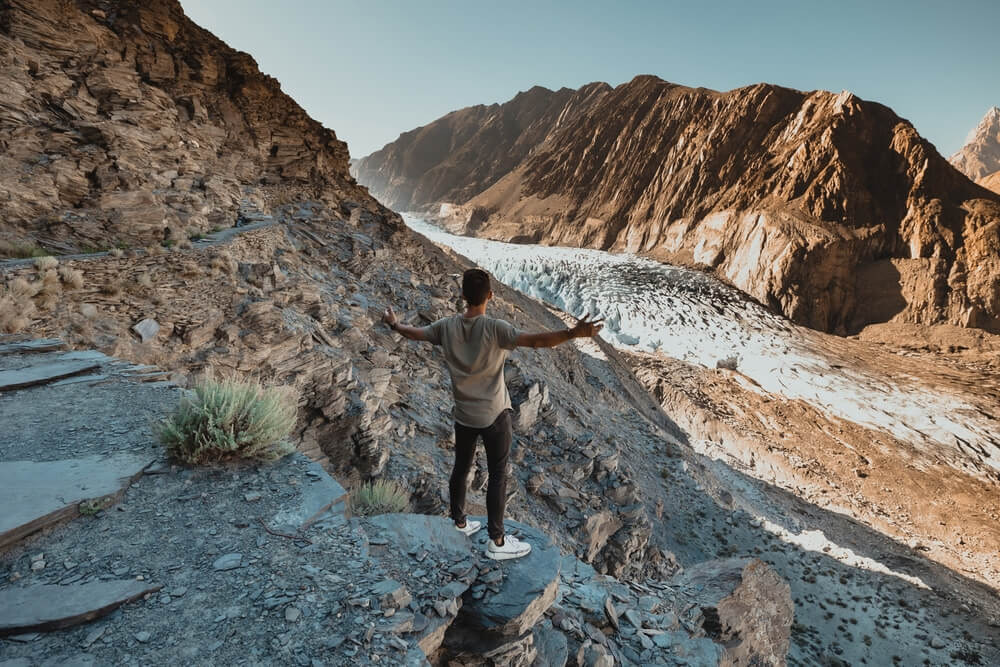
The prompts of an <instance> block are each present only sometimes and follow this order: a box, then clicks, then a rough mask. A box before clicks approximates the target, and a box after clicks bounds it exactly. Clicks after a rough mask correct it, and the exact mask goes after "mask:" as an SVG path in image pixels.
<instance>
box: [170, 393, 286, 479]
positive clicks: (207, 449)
mask: <svg viewBox="0 0 1000 667" xmlns="http://www.w3.org/2000/svg"><path fill="white" fill-rule="evenodd" d="M295 413H296V401H295V397H294V395H293V394H292V393H291V392H289V391H287V390H285V389H282V388H278V387H271V388H265V387H263V386H261V385H260V384H258V383H256V382H250V381H239V380H225V381H222V382H215V381H204V382H201V383H199V384H198V385H197V386H195V388H194V391H193V392H192V393H191V394H190V395H189V396H186V397H185V398H183V399H181V402H180V405H178V406H177V409H176V410H175V411H174V413H173V414H172V415H170V416H169V417H167V418H166V419H164V420H162V421H161V422H159V423H158V424H157V425H156V429H155V430H156V434H157V436H158V437H159V439H160V442H162V443H163V444H164V445H166V447H167V452H168V453H169V454H170V456H172V457H173V458H175V459H177V460H179V461H183V462H185V463H211V462H214V461H224V460H230V459H255V460H273V459H278V458H281V457H282V456H285V455H286V454H290V453H291V452H292V451H294V449H295V448H294V447H293V446H292V445H290V444H289V443H288V442H287V440H286V438H288V436H289V434H290V433H291V432H292V428H293V427H294V426H295Z"/></svg>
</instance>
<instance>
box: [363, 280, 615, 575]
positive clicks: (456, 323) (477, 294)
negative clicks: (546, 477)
mask: <svg viewBox="0 0 1000 667" xmlns="http://www.w3.org/2000/svg"><path fill="white" fill-rule="evenodd" d="M462 295H463V296H464V297H465V301H466V304H467V308H466V310H465V312H464V313H461V314H455V315H452V316H450V317H444V318H441V319H440V320H438V321H436V322H434V323H433V324H431V325H430V326H426V327H411V326H407V325H405V324H400V323H399V321H398V320H397V319H396V314H395V313H394V312H393V311H392V307H391V306H390V307H389V308H387V309H386V311H385V316H384V317H383V318H382V319H383V320H384V321H385V323H386V324H388V325H389V326H390V327H391V328H392V329H394V330H395V331H397V332H398V333H400V334H402V335H403V336H405V337H406V338H409V339H410V340H422V341H427V342H429V343H433V344H434V345H440V346H441V347H442V349H443V352H444V360H445V363H446V364H447V366H448V370H449V371H450V373H451V386H452V392H453V394H454V396H455V412H454V416H455V467H454V468H453V469H452V472H451V480H450V483H449V492H450V495H451V518H452V520H454V522H455V527H456V528H457V529H458V530H459V531H461V532H462V533H465V534H466V535H472V534H473V533H475V532H476V531H478V530H479V529H480V528H481V527H482V525H481V524H480V522H478V521H467V520H466V516H465V494H466V492H467V491H468V476H469V471H470V470H471V468H472V462H473V460H474V458H475V454H476V441H477V439H478V438H480V437H482V439H483V444H484V446H485V447H486V462H487V467H488V469H489V480H488V481H487V485H486V510H487V515H488V520H487V523H488V528H487V529H488V532H489V536H490V540H489V543H488V545H487V547H486V555H487V556H489V557H490V558H493V559H496V560H506V559H509V558H520V557H522V556H527V555H528V553H530V552H531V545H530V544H528V543H527V542H522V541H521V540H518V539H517V538H515V537H511V536H505V535H504V527H503V515H504V506H505V505H506V502H507V458H508V456H509V455H510V442H511V417H510V415H511V407H510V394H508V393H507V385H506V384H505V383H504V377H503V364H504V360H505V359H506V358H507V353H508V352H509V351H510V350H513V349H514V348H515V347H518V346H520V347H555V346H556V345H559V344H560V343H565V342H566V341H568V340H571V339H573V338H582V337H591V336H596V335H597V333H598V332H599V331H600V330H601V327H602V326H603V325H602V324H601V321H602V320H589V319H588V318H587V317H586V316H585V317H584V318H583V319H581V320H579V321H578V322H577V324H576V326H574V327H573V328H572V329H564V330H562V331H546V332H542V333H524V332H521V331H518V330H517V329H515V328H514V327H513V326H512V325H511V324H510V323H509V322H505V321H504V320H498V319H494V318H492V317H488V316H487V315H486V304H487V302H488V301H489V300H490V299H491V298H493V290H492V289H491V288H490V277H489V275H488V274H487V273H486V272H485V271H483V270H481V269H469V270H468V271H466V272H465V274H464V275H463V276H462Z"/></svg>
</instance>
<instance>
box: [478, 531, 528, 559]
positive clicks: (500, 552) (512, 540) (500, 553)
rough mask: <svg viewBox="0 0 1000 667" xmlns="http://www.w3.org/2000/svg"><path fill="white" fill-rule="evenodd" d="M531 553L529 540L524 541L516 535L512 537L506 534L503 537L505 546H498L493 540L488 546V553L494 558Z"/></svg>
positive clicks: (516, 556) (519, 556) (509, 557)
mask: <svg viewBox="0 0 1000 667" xmlns="http://www.w3.org/2000/svg"><path fill="white" fill-rule="evenodd" d="M529 553H531V545H530V544H528V543H527V542H522V541H521V540H519V539H517V538H516V537H511V536H510V535H505V536H504V538H503V546H499V547H498V546H497V543H496V542H494V541H493V540H490V541H489V544H488V545H487V547H486V555H487V556H489V557H490V558H492V559H493V560H508V559H511V558H522V557H524V556H527V555H528V554H529Z"/></svg>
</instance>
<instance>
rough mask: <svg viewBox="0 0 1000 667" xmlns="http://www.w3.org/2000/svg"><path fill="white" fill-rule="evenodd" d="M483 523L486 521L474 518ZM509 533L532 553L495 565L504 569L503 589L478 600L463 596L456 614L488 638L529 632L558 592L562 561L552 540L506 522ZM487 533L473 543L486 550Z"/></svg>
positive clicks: (511, 522)
mask: <svg viewBox="0 0 1000 667" xmlns="http://www.w3.org/2000/svg"><path fill="white" fill-rule="evenodd" d="M476 518H478V519H479V520H480V521H482V522H484V523H485V522H486V519H485V517H476ZM504 525H505V526H506V529H507V532H508V533H518V534H519V537H520V539H522V540H526V541H527V542H528V543H529V544H531V553H530V554H528V555H527V556H525V557H523V558H514V559H511V560H504V561H498V562H499V563H500V564H501V567H502V568H503V573H504V578H503V585H502V586H501V587H500V592H498V593H487V594H486V595H485V596H483V597H482V598H481V599H479V600H477V599H475V598H474V597H473V596H471V595H466V596H465V603H464V604H463V605H462V610H461V611H460V612H459V616H460V618H461V620H462V621H463V622H464V623H466V624H468V625H470V626H473V627H478V628H480V629H481V630H482V631H483V632H485V633H487V634H491V635H502V636H505V637H518V636H521V635H523V634H524V633H525V632H527V631H528V630H530V629H531V627H532V626H534V625H535V623H536V622H537V621H538V619H539V618H541V617H542V614H544V613H545V611H546V610H547V609H548V608H549V607H550V606H551V605H552V602H553V601H554V600H555V598H556V594H557V593H558V592H559V568H560V565H561V562H562V557H561V555H560V553H559V547H557V546H556V545H555V544H554V543H553V542H552V539H551V538H550V537H549V536H548V535H545V534H544V533H542V532H540V531H538V530H536V529H534V528H532V527H531V526H528V525H525V524H523V523H518V522H517V521H506V522H505V524H504ZM488 539H489V538H488V537H487V536H486V531H485V530H484V531H480V532H479V533H477V535H476V536H475V539H474V540H473V542H474V543H475V544H476V545H477V547H478V548H480V549H483V550H485V549H486V541H487V540H488Z"/></svg>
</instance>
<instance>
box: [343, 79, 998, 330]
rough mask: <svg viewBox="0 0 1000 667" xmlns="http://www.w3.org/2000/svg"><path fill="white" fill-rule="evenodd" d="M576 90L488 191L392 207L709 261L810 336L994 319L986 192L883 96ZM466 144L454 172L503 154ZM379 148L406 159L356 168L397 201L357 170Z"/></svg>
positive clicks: (487, 232) (459, 224)
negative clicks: (876, 325) (875, 325)
mask: <svg viewBox="0 0 1000 667" xmlns="http://www.w3.org/2000/svg"><path fill="white" fill-rule="evenodd" d="M583 91H588V94H587V95H585V98H584V100H582V101H580V102H579V103H578V104H577V105H576V106H574V107H572V108H571V107H570V105H567V107H566V113H564V114H563V115H562V116H561V117H560V120H559V122H558V123H556V124H554V125H553V126H552V127H551V129H550V130H549V131H548V132H547V133H546V135H545V137H544V138H543V139H542V141H541V142H540V143H538V144H537V145H536V146H535V147H534V148H533V149H532V150H530V151H529V152H528V153H527V155H526V157H524V158H523V159H522V160H521V161H520V163H519V164H518V165H517V166H516V167H514V168H513V169H511V170H509V171H508V172H507V173H506V174H505V175H503V176H502V177H501V178H498V179H497V181H496V182H495V183H493V184H491V185H489V187H486V188H484V189H482V190H481V191H480V192H478V193H477V194H475V196H469V195H468V193H469V192H470V191H471V190H475V189H476V188H478V187H479V186H480V185H481V182H476V183H471V182H462V183H460V184H455V185H453V186H451V188H450V189H448V190H446V191H442V192H441V194H440V195H437V194H436V193H435V195H434V196H432V195H431V193H430V191H429V190H428V191H426V194H425V195H424V194H422V195H421V196H413V195H410V196H408V197H407V198H406V204H407V206H406V208H411V209H424V210H431V209H433V210H438V205H439V204H441V203H447V204H454V205H458V206H450V207H446V208H445V209H443V210H441V211H440V214H442V216H443V218H444V221H445V222H446V223H449V226H450V227H451V228H452V229H454V230H457V231H462V232H465V233H476V234H479V235H482V236H488V237H491V238H496V239H500V240H518V241H532V242H538V243H546V244H563V245H574V246H582V247H592V248H601V249H611V250H627V251H633V252H639V253H643V254H647V255H649V256H652V257H655V258H658V259H662V260H665V261H672V262H678V263H684V264H695V265H701V266H708V267H711V268H713V269H714V270H715V271H716V272H717V274H719V275H720V276H721V277H724V278H725V279H727V280H729V281H731V282H732V283H733V284H735V285H736V286H738V287H740V288H741V289H743V290H744V291H746V292H748V293H749V294H751V295H753V296H754V297H756V298H758V299H759V300H761V301H762V302H765V303H767V304H769V305H771V306H772V307H774V308H776V309H778V310H780V311H781V312H783V313H784V314H786V315H787V316H789V317H790V318H792V319H794V320H796V321H798V322H800V323H803V324H806V325H808V326H811V327H814V328H817V329H821V330H826V331H837V332H846V331H855V330H857V329H860V328H861V327H863V326H864V325H866V324H868V323H871V322H884V321H908V322H920V323H932V322H951V323H956V324H961V325H963V326H980V327H984V328H987V329H990V330H998V328H1000V260H998V256H1000V241H998V240H997V231H996V229H997V225H998V224H1000V197H998V196H996V195H995V194H994V193H991V192H989V191H987V190H985V189H983V188H981V187H978V186H976V185H975V184H974V183H972V182H970V181H969V180H968V179H967V178H966V177H965V176H963V175H962V174H961V173H959V172H958V171H956V170H955V169H954V168H953V167H952V166H951V165H949V164H948V162H947V161H946V160H945V159H944V158H942V157H941V156H940V155H939V154H938V153H937V151H936V150H935V149H934V147H933V146H932V145H931V144H930V143H929V142H927V141H926V140H924V139H923V138H921V137H920V136H919V135H918V134H917V132H916V130H915V129H914V128H913V127H912V126H911V125H910V124H909V123H907V122H906V121H904V120H902V119H900V118H899V117H897V116H896V115H895V114H894V113H893V112H892V111H891V110H890V109H888V108H887V107H884V106H882V105H879V104H875V103H871V102H866V101H863V100H860V99H858V98H857V97H855V96H853V95H851V94H849V93H846V92H845V93H841V94H839V95H837V94H833V93H829V92H824V91H816V92H811V93H803V92H799V91H794V90H789V89H785V88H780V87H777V86H772V85H766V84H760V85H756V86H752V87H748V88H742V89H738V90H733V91H730V92H728V93H719V92H715V91H710V90H705V89H693V88H686V87H683V86H677V85H674V84H671V83H668V82H665V81H662V80H660V79H658V78H656V77H651V76H642V77H637V78H636V79H633V80H632V81H631V82H629V83H627V84H623V85H621V86H618V87H617V88H614V89H612V88H609V87H606V86H600V85H594V84H591V85H590V86H588V87H585V88H584V89H581V91H579V92H578V94H579V93H582V92H583ZM554 95H556V94H554V93H551V94H550V95H549V96H548V97H546V98H545V99H546V100H551V99H552V97H553V96H554ZM501 108H503V107H501ZM456 113H457V114H469V113H471V110H464V111H460V112H456ZM442 120H444V119H442ZM440 122H441V121H438V122H437V123H435V124H432V125H430V126H427V128H423V129H420V130H415V131H414V133H416V134H419V133H421V132H422V131H424V130H427V129H428V128H431V127H434V126H435V125H437V124H438V123H440ZM411 134H413V133H411ZM405 136H408V135H404V137H405ZM446 139H447V140H448V141H450V138H447V137H446ZM442 141H444V140H442ZM513 142H514V139H512V138H511V139H508V143H513ZM463 148H464V150H463V152H462V155H461V156H459V155H458V154H457V153H452V152H448V151H445V152H444V153H443V155H444V157H443V158H442V164H443V163H448V164H449V168H450V169H452V171H453V172H454V173H471V172H473V171H474V170H476V169H479V168H482V165H483V164H495V163H496V162H497V161H498V160H499V159H500V158H499V157H498V155H497V154H495V153H493V152H491V149H490V147H489V146H488V145H486V144H478V145H476V146H475V147H474V149H473V147H472V146H470V145H469V144H468V143H467V142H466V143H463ZM391 154H395V155H397V156H398V157H397V160H403V159H404V158H405V157H406V156H407V152H406V150H405V148H404V146H403V145H402V144H401V143H398V142H397V143H394V144H390V145H389V146H387V147H386V148H384V149H383V150H382V151H380V153H378V154H375V155H373V156H371V157H370V158H368V159H366V160H362V161H361V163H360V164H359V168H358V172H357V173H358V179H359V181H360V182H361V183H363V184H371V185H372V192H373V194H375V195H376V196H388V199H387V201H389V202H394V199H393V196H394V193H396V192H397V191H398V190H401V189H402V188H404V187H407V186H408V185H409V181H407V180H406V179H405V178H400V179H398V181H397V182H398V185H395V186H394V185H393V184H392V182H390V181H388V180H383V181H378V180H377V175H376V172H375V171H373V170H372V169H371V168H369V165H372V164H373V163H372V160H374V158H375V157H376V156H378V155H382V156H387V155H391ZM503 157H504V159H508V158H509V157H510V156H508V155H506V154H503ZM459 161H461V162H462V163H463V164H465V166H464V168H463V169H458V168H457V167H456V165H455V163H456V162H459ZM385 173H402V172H401V170H400V169H399V167H398V166H397V164H396V163H395V162H386V161H384V160H383V162H382V163H381V164H380V166H379V168H378V171H377V174H378V175H381V174H385ZM384 184H387V185H384ZM380 188H381V189H380ZM411 192H412V193H417V192H420V193H423V192H424V191H423V190H418V189H416V188H413V189H411ZM449 192H450V193H454V195H455V196H453V197H449V196H447V195H448V193H449Z"/></svg>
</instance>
